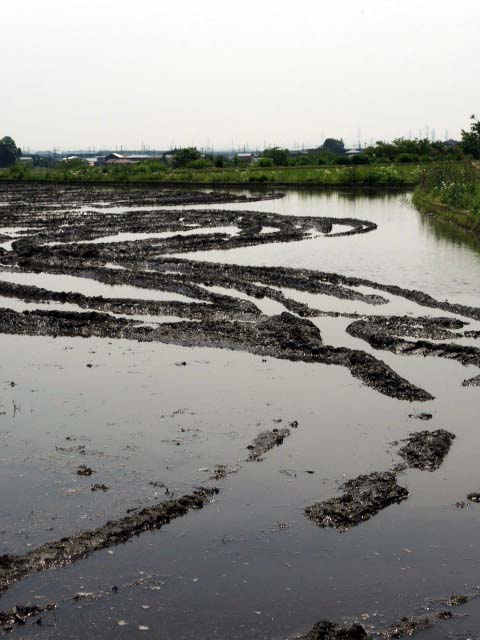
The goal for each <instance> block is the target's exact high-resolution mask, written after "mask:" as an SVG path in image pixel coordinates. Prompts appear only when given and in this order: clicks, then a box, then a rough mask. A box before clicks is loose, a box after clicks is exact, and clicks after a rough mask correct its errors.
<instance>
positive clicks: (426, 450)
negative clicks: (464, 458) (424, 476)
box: [398, 429, 455, 471]
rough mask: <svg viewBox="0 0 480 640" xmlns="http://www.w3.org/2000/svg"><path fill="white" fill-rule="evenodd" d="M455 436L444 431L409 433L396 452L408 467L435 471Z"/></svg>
mask: <svg viewBox="0 0 480 640" xmlns="http://www.w3.org/2000/svg"><path fill="white" fill-rule="evenodd" d="M454 439H455V434H453V433H450V432H449V431H446V430H445V429H437V430H435V431H419V432H417V433H411V434H410V436H409V437H408V438H406V439H405V440H404V442H406V444H405V445H404V446H403V447H401V449H399V451H398V455H399V456H401V457H402V458H403V459H404V460H405V461H406V463H407V464H408V466H409V467H414V468H416V469H423V470H427V471H435V470H436V469H438V468H439V467H440V465H441V464H442V462H443V460H444V459H445V457H446V455H447V454H448V452H449V451H450V447H451V446H452V442H453V440H454Z"/></svg>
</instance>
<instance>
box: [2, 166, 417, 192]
mask: <svg viewBox="0 0 480 640" xmlns="http://www.w3.org/2000/svg"><path fill="white" fill-rule="evenodd" d="M421 173H422V165H420V164H386V165H361V166H339V165H335V166H314V167H265V168H261V167H255V166H251V167H245V168H238V167H237V168H226V169H170V168H167V167H164V166H162V165H160V164H159V163H149V162H146V163H141V164H138V165H133V166H125V165H120V166H108V167H86V166H82V167H78V166H77V167H68V166H62V165H59V166H58V167H55V168H49V169H44V168H33V167H28V166H19V165H15V166H13V167H11V168H9V169H3V170H0V180H2V179H3V180H22V181H35V182H36V181H38V182H92V183H94V182H97V183H98V182H105V183H147V182H148V183H161V184H192V185H205V186H209V185H244V186H252V185H253V186H255V185H265V186H269V185H278V186H288V185H292V186H311V187H314V186H319V187H322V186H332V187H334V186H340V185H358V186H362V185H363V186H367V187H368V186H379V187H382V186H385V187H390V186H391V187H395V186H399V187H402V186H405V187H408V186H413V185H415V184H417V183H418V181H419V179H420V176H421Z"/></svg>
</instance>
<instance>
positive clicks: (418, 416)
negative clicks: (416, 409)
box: [408, 412, 433, 421]
mask: <svg viewBox="0 0 480 640" xmlns="http://www.w3.org/2000/svg"><path fill="white" fill-rule="evenodd" d="M408 417H409V418H415V419H416V420H423V421H426V420H431V419H432V418H433V415H432V414H431V413H425V412H422V413H411V414H410V415H409V416H408Z"/></svg>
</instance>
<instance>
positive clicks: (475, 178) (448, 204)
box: [413, 160, 480, 236]
mask: <svg viewBox="0 0 480 640" xmlns="http://www.w3.org/2000/svg"><path fill="white" fill-rule="evenodd" d="M413 201H414V204H415V205H416V206H417V207H418V208H419V209H420V210H421V211H423V212H425V213H434V214H435V216H436V218H437V219H438V220H440V221H444V222H447V223H449V224H452V225H454V226H456V227H459V228H461V229H464V230H467V231H470V232H473V233H474V234H475V235H476V236H480V168H479V166H478V165H477V164H475V162H474V161H469V160H466V161H465V162H464V163H459V164H451V165H448V164H443V165H442V164H437V165H432V166H430V167H429V168H427V169H425V170H424V172H423V173H422V176H421V179H420V183H419V185H418V187H417V189H416V191H415V194H414V197H413Z"/></svg>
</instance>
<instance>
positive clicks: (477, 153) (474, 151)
mask: <svg viewBox="0 0 480 640" xmlns="http://www.w3.org/2000/svg"><path fill="white" fill-rule="evenodd" d="M471 120H472V123H471V125H470V131H463V130H462V142H461V145H462V149H463V151H464V152H465V153H467V154H468V155H470V156H473V157H474V158H476V159H477V160H478V159H480V120H477V119H476V118H475V116H472V117H471Z"/></svg>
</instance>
